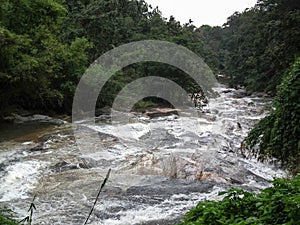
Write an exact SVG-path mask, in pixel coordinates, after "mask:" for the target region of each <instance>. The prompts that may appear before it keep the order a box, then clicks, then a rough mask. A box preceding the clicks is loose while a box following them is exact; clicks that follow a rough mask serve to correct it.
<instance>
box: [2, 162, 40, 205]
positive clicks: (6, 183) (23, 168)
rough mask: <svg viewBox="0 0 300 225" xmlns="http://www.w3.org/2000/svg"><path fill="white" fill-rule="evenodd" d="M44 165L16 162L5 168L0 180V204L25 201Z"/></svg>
mask: <svg viewBox="0 0 300 225" xmlns="http://www.w3.org/2000/svg"><path fill="white" fill-rule="evenodd" d="M43 167H46V163H41V162H38V161H25V162H17V163H15V164H12V165H9V166H8V167H7V168H6V173H5V174H4V176H3V177H2V178H1V179H0V197H1V198H0V202H6V201H12V200H13V199H25V198H27V197H28V192H29V191H30V190H32V189H33V188H34V187H35V184H36V182H37V179H38V176H39V174H40V172H41V169H42V168H43Z"/></svg>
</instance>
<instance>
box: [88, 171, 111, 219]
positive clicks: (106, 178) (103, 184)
mask: <svg viewBox="0 0 300 225" xmlns="http://www.w3.org/2000/svg"><path fill="white" fill-rule="evenodd" d="M110 171H111V169H109V170H108V172H107V174H106V177H105V179H104V181H103V183H102V184H101V187H100V190H99V192H98V194H97V197H96V199H95V202H94V205H93V207H92V208H91V211H90V214H89V215H88V217H87V218H86V221H85V222H84V225H85V224H87V222H88V221H89V218H90V216H91V215H92V213H93V210H94V207H95V205H96V203H97V201H98V198H99V196H100V193H101V191H102V188H103V187H104V186H105V184H106V181H107V180H108V178H109V174H110Z"/></svg>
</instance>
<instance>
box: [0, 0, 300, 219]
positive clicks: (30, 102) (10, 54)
mask: <svg viewBox="0 0 300 225" xmlns="http://www.w3.org/2000/svg"><path fill="white" fill-rule="evenodd" d="M0 1H1V4H0V87H1V91H0V116H1V117H5V116H7V115H9V114H10V113H12V112H20V111H23V110H26V111H30V112H40V113H44V114H49V115H50V114H70V113H71V110H72V102H73V96H74V92H75V90H76V86H77V84H78V82H79V80H80V78H81V76H82V75H83V73H84V72H85V70H86V69H87V68H88V66H89V65H90V64H91V63H93V62H94V60H96V59H97V58H98V57H99V56H101V55H102V54H103V53H105V52H107V51H109V50H111V49H113V48H115V47H118V46H120V45H122V44H126V43H129V42H133V41H139V40H149V39H150V40H164V41H169V42H172V43H176V44H178V45H182V46H185V47H187V48H188V49H190V50H191V51H193V52H194V53H196V54H197V55H199V56H200V57H202V58H203V59H204V60H205V62H206V63H207V64H208V65H209V67H210V68H211V69H212V71H213V72H214V73H215V75H218V74H222V75H225V76H226V77H227V80H226V82H227V83H228V85H229V86H230V87H234V88H239V87H243V88H245V89H246V90H247V91H248V92H249V93H253V92H263V93H266V94H268V96H272V97H274V100H273V103H272V110H271V112H270V115H269V116H267V117H265V118H264V119H263V120H261V121H260V122H259V123H258V124H257V125H256V126H255V127H254V129H253V130H252V131H251V132H250V134H249V135H248V137H247V138H246V139H245V140H244V142H243V143H242V145H241V151H249V152H251V154H253V155H254V156H255V157H257V158H258V159H259V160H261V161H265V160H267V159H268V158H274V159H276V160H277V161H278V162H279V164H280V165H281V166H282V167H283V168H286V169H288V170H289V171H290V172H291V174H293V175H296V174H297V173H299V172H300V139H299V137H300V77H299V76H300V27H299V24H300V3H299V1H298V0H258V1H257V3H256V5H255V6H254V7H252V8H247V9H245V10H244V11H243V12H236V13H234V14H233V15H231V16H229V17H228V19H227V22H226V23H225V24H223V25H222V26H216V27H211V26H209V25H203V26H201V27H196V26H194V25H193V21H192V20H190V21H187V22H186V23H183V24H182V23H180V22H179V21H177V20H176V18H175V17H173V16H171V17H170V18H164V17H163V16H162V13H161V11H160V10H159V8H158V7H156V8H154V7H152V6H151V5H148V4H147V3H146V2H145V1H143V0H0ZM156 74H159V76H162V77H165V78H168V79H171V80H173V81H175V82H176V83H178V84H179V85H180V86H182V87H183V88H184V89H185V90H187V91H188V92H190V93H194V92H200V91H201V88H200V87H198V86H195V85H194V82H193V80H192V79H191V78H190V77H189V76H188V75H187V74H185V73H184V72H182V71H181V70H179V69H177V68H174V67H172V66H169V65H165V64H160V63H155V62H147V63H137V64H133V65H130V66H128V67H126V68H124V69H123V70H121V71H118V72H117V73H116V74H115V75H114V76H113V77H112V78H111V79H110V80H109V82H108V83H107V84H106V85H105V87H104V88H103V89H102V90H101V93H100V96H101V95H102V96H105V97H99V99H98V102H97V107H99V108H101V107H104V106H111V104H112V102H113V100H114V98H115V96H116V95H117V94H118V92H119V91H120V90H122V88H123V87H124V86H125V85H126V84H128V83H130V82H131V81H133V80H135V79H137V78H140V77H145V76H149V75H156ZM152 100H153V99H152ZM153 101H158V100H157V99H156V100H155V99H154V100H153ZM278 182H279V181H278ZM295 182H296V181H295ZM297 182H298V189H297V191H298V192H297V193H298V194H299V178H298V180H297ZM280 185H283V184H281V183H280ZM280 187H281V186H280ZM283 189H284V188H283ZM293 190H294V189H293ZM250 197H251V199H252V196H250ZM295 199H296V197H295ZM296 200H297V201H298V203H299V195H298V198H297V199H296ZM296 200H295V201H296ZM291 201H292V200H291ZM293 201H294V200H293ZM297 207H300V203H299V204H298V206H297ZM293 213H294V214H293V215H292V216H293V218H299V212H298V214H297V212H293ZM193 216H194V215H193ZM191 221H192V220H191ZM266 221H268V222H270V221H269V220H266ZM250 222H251V221H250V220H249V223H240V224H250ZM268 222H267V223H268ZM271 222H272V221H271ZM267 223H265V224H267ZM189 224H190V223H189ZM191 224H202V223H200V222H199V223H191ZM203 224H205V222H203ZM219 224H222V223H221V222H220V223H219ZM290 224H293V223H290Z"/></svg>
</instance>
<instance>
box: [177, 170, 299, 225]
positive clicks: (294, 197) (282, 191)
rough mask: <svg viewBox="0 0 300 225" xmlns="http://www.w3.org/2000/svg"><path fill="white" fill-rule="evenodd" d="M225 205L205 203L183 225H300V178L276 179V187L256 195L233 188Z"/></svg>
mask: <svg viewBox="0 0 300 225" xmlns="http://www.w3.org/2000/svg"><path fill="white" fill-rule="evenodd" d="M219 195H224V196H225V197H224V199H223V200H222V201H205V202H201V203H199V204H198V205H197V206H196V207H195V208H193V209H191V210H190V211H189V212H188V213H187V214H186V215H185V217H184V219H183V220H182V223H181V225H200V224H205V225H209V224H214V225H217V224H239V225H242V224H243V225H244V224H266V225H267V224H287V225H294V224H295V225H296V224H300V175H298V176H296V177H295V178H294V179H292V180H288V179H276V180H274V181H273V187H271V188H267V189H265V190H263V191H262V192H261V193H260V194H254V193H250V192H246V191H243V190H239V189H235V188H232V189H230V190H229V191H227V192H221V193H219Z"/></svg>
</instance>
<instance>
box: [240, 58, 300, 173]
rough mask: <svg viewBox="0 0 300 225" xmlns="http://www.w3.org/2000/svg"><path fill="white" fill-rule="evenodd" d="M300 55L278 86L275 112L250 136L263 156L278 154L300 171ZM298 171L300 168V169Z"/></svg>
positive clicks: (254, 148) (251, 143)
mask: <svg viewBox="0 0 300 225" xmlns="http://www.w3.org/2000/svg"><path fill="white" fill-rule="evenodd" d="M299 97H300V58H298V59H297V60H296V62H295V64H294V65H293V66H292V67H291V69H290V70H288V71H287V72H286V73H285V75H284V77H283V80H282V83H281V84H280V85H279V86H278V93H277V96H276V98H275V99H274V101H273V106H274V109H273V110H272V112H271V114H270V115H269V116H267V117H265V118H264V119H262V120H261V121H260V122H259V123H258V124H257V125H256V126H255V127H254V129H253V130H252V131H251V132H250V134H249V136H248V137H247V138H246V140H245V143H244V144H243V148H246V149H247V148H250V150H251V152H252V153H254V154H255V155H256V156H259V159H261V160H264V159H266V158H268V157H275V158H276V159H278V160H279V161H280V162H281V164H282V165H283V166H284V167H287V168H289V169H291V170H293V171H294V172H300V126H299V125H300V98H299ZM297 170H298V171H297Z"/></svg>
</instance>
